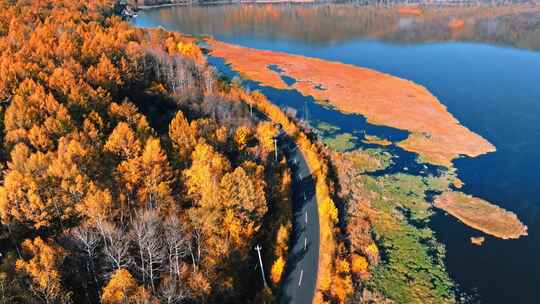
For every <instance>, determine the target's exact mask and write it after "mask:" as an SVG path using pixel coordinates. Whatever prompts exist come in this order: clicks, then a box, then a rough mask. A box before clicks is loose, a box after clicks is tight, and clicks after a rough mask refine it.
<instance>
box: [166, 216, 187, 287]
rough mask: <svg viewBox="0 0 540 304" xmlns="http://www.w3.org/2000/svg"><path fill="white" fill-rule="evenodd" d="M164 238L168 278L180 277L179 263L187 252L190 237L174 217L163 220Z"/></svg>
mask: <svg viewBox="0 0 540 304" xmlns="http://www.w3.org/2000/svg"><path fill="white" fill-rule="evenodd" d="M164 237H165V244H166V247H167V256H168V264H169V276H170V277H171V278H175V279H177V278H179V277H180V262H181V259H182V258H184V257H186V256H187V255H188V252H189V243H190V241H191V240H190V236H189V234H188V233H187V232H186V229H185V228H184V227H183V226H182V223H181V222H180V220H179V219H178V217H176V216H169V217H167V219H165V225H164Z"/></svg>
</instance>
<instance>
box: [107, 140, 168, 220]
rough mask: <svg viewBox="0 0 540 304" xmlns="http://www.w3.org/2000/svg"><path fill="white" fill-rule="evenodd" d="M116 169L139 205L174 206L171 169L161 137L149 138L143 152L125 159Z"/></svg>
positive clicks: (153, 206)
mask: <svg viewBox="0 0 540 304" xmlns="http://www.w3.org/2000/svg"><path fill="white" fill-rule="evenodd" d="M117 170H118V172H119V173H120V179H121V182H122V184H123V185H124V186H125V187H126V189H127V190H128V191H129V192H130V193H132V194H134V197H133V198H134V199H135V200H136V201H137V202H138V204H139V205H140V206H144V207H146V208H156V207H159V208H163V209H165V210H169V209H170V208H172V207H173V205H172V204H173V197H172V193H171V188H170V185H171V183H172V173H171V169H170V166H169V162H168V160H167V156H166V155H165V153H164V152H163V150H162V149H161V146H160V142H159V139H157V138H150V139H148V141H147V142H146V145H145V147H144V150H143V153H142V155H141V156H138V157H136V158H131V159H128V160H126V161H123V162H122V163H120V165H119V166H118V169H117Z"/></svg>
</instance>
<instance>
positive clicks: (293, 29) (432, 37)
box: [134, 4, 540, 49]
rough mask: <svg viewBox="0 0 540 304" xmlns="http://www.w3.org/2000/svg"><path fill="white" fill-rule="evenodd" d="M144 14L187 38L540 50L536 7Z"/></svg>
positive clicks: (222, 9)
mask: <svg viewBox="0 0 540 304" xmlns="http://www.w3.org/2000/svg"><path fill="white" fill-rule="evenodd" d="M143 14H144V20H145V24H140V25H142V26H149V25H150V26H151V25H152V24H151V23H152V22H154V25H163V26H165V27H166V28H169V29H181V30H182V31H183V32H184V33H189V34H195V35H201V34H208V33H212V34H213V35H214V36H216V37H236V36H239V35H243V36H245V35H248V36H253V37H265V38H266V39H275V40H283V39H288V40H295V41H298V40H300V41H304V42H307V43H310V44H320V45H324V44H331V43H339V42H346V41H350V40H354V39H376V40H382V41H385V42H395V43H423V42H440V41H449V40H459V41H469V42H484V43H490V44H501V45H508V46H513V47H517V48H527V49H540V6H535V5H534V4H522V5H508V6H504V5H503V6H488V5H479V6H471V5H467V6H444V7H426V8H422V9H412V10H411V9H403V8H400V7H395V6H391V7H382V6H365V5H363V6H361V5H358V6H356V9H352V8H351V5H350V4H347V5H337V4H332V5H310V4H308V5H305V4H304V5H299V4H294V5H293V4H283V5H256V4H253V5H220V6H190V7H173V8H164V9H156V10H151V11H147V12H144V13H143ZM134 23H135V24H138V21H137V20H134ZM149 23H150V24H149ZM138 25H139V24H138Z"/></svg>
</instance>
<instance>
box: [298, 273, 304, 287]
mask: <svg viewBox="0 0 540 304" xmlns="http://www.w3.org/2000/svg"><path fill="white" fill-rule="evenodd" d="M303 276H304V269H302V271H300V281H298V287H300V285H302V277H303Z"/></svg>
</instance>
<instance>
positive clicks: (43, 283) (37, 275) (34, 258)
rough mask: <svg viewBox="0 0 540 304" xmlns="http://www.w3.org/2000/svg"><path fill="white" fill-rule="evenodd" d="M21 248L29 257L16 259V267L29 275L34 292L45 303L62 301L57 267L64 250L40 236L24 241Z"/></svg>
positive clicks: (63, 293)
mask: <svg viewBox="0 0 540 304" xmlns="http://www.w3.org/2000/svg"><path fill="white" fill-rule="evenodd" d="M22 248H23V250H24V252H25V254H27V255H29V256H30V259H29V260H24V259H19V260H17V263H16V269H17V270H19V271H24V272H25V273H26V274H27V275H28V276H29V278H30V280H31V282H32V287H33V290H34V292H36V293H38V294H39V296H41V297H42V298H43V299H45V300H46V303H63V301H64V300H65V292H64V291H63V290H62V285H61V277H60V270H59V267H60V264H61V263H62V260H63V259H64V257H65V252H64V251H63V250H62V249H60V248H58V247H56V246H53V245H49V244H47V243H46V242H44V241H43V240H42V239H41V238H40V237H37V238H35V239H34V240H26V241H24V242H23V243H22Z"/></svg>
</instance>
